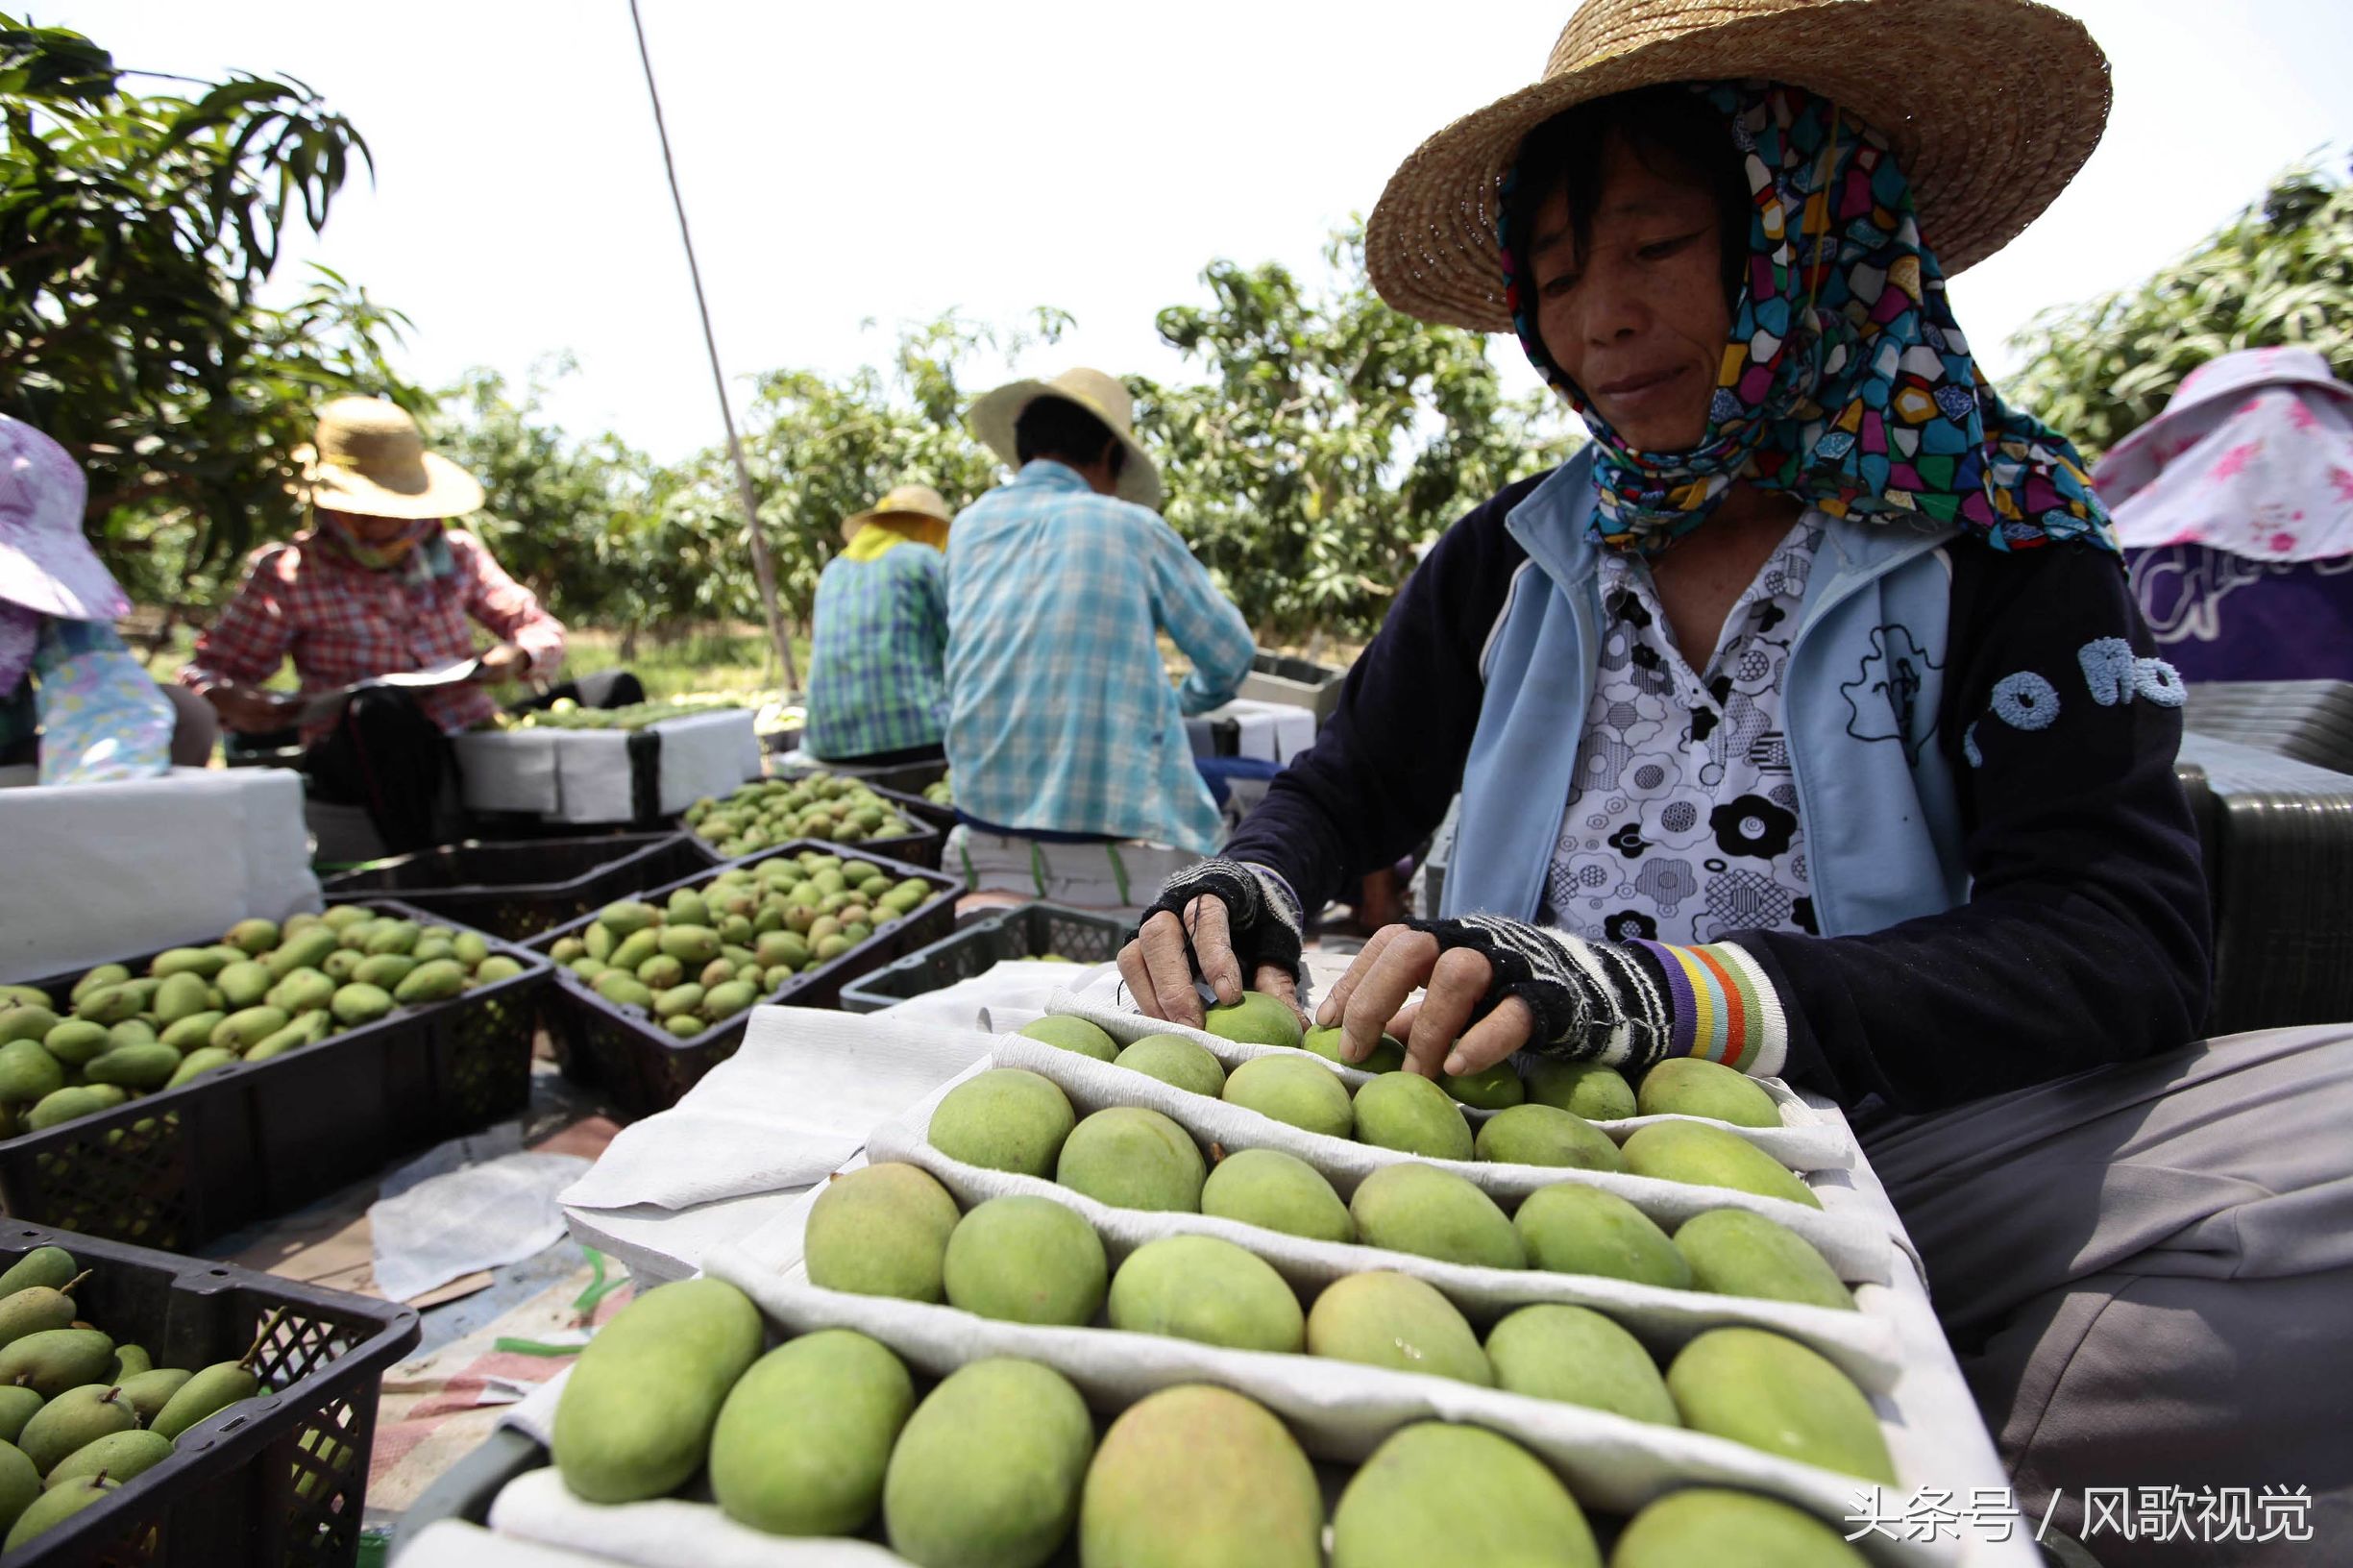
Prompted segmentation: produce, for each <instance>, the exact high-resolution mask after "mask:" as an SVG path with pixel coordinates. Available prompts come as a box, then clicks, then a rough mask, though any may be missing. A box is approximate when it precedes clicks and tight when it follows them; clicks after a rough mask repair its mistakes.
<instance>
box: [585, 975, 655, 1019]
mask: <svg viewBox="0 0 2353 1568" xmlns="http://www.w3.org/2000/svg"><path fill="white" fill-rule="evenodd" d="M593 986H594V989H595V990H596V992H597V994H598V995H600V996H601V997H603V998H604V999H605V1000H606V1001H608V1002H611V1003H612V1004H613V1005H614V1006H615V1007H642V1008H645V1009H647V1010H649V1011H650V1010H651V1009H652V1007H653V989H652V988H651V987H650V986H648V985H647V984H646V983H645V982H643V981H642V980H640V979H638V978H637V976H635V975H633V974H631V973H629V972H628V971H627V970H626V969H607V970H605V971H604V972H603V973H602V974H601V975H599V976H597V978H596V980H595V981H594V982H593Z"/></svg>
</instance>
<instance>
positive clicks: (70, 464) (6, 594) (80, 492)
mask: <svg viewBox="0 0 2353 1568" xmlns="http://www.w3.org/2000/svg"><path fill="white" fill-rule="evenodd" d="M88 499H89V482H88V481H87V480H86V479H85V478H83V477H82V469H81V465H79V464H78V463H76V462H75V461H74V460H73V457H72V455H71V454H70V453H67V452H66V450H65V449H64V448H63V447H61V446H59V445H58V444H57V443H56V442H55V441H52V440H51V439H49V437H47V436H46V435H43V434H42V433H41V432H40V431H38V430H37V429H34V428H33V427H32V426H30V425H27V424H25V423H24V422H23V421H22V420H16V419H11V418H9V417H8V416H7V415H5V414H0V600H7V601H8V602H10V603H12V604H21V605H23V606H24V607H25V608H26V609H28V610H37V611H38V612H40V613H41V614H42V615H52V616H56V617H57V618H58V619H60V620H62V621H112V620H114V619H115V618H117V617H118V616H121V615H122V614H124V613H125V612H126V611H128V610H129V609H130V608H131V600H129V599H128V598H126V597H125V596H124V594H123V591H122V588H121V586H120V585H119V584H118V583H116V582H115V580H114V577H113V575H112V574H111V573H110V572H108V571H107V569H106V568H105V567H104V566H101V565H100V564H99V562H98V556H97V554H96V552H94V551H92V550H91V549H90V542H89V540H88V539H86V538H85V537H84V536H83V533H82V510H83V506H84V504H85V503H86V502H87V501H88Z"/></svg>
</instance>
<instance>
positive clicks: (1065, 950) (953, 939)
mask: <svg viewBox="0 0 2353 1568" xmlns="http://www.w3.org/2000/svg"><path fill="white" fill-rule="evenodd" d="M1132 929H1134V928H1133V927H1132V926H1131V925H1130V924H1129V923H1128V922H1127V921H1126V920H1122V919H1114V918H1113V917H1111V916H1109V915H1096V914H1092V913H1091V912H1089V911H1087V910H1083V909H1065V908H1063V907H1062V906H1061V905H1060V904H1048V903H1027V904H1017V905H1015V906H1014V907H1013V908H1011V909H1002V910H992V911H990V912H989V913H987V914H985V915H981V916H978V917H977V918H975V919H969V920H967V921H965V922H964V923H963V924H962V925H960V926H958V927H957V928H956V930H955V932H954V934H953V935H950V936H946V937H943V938H941V939H940V940H939V941H938V942H935V943H932V944H931V945H930V946H928V947H925V948H921V949H919V951H916V952H912V953H909V954H908V955H907V956H906V957H904V958H901V959H896V960H895V961H893V962H892V963H890V964H887V965H885V966H883V967H882V968H879V969H876V970H875V971H874V972H873V973H871V974H869V975H864V976H861V977H860V978H858V979H856V980H853V981H851V982H850V983H849V984H848V985H846V986H844V987H843V988H842V1011H843V1012H845V1013H879V1012H881V1011H882V1010H883V1009H884V1008H886V1007H895V1006H896V1005H897V1004H898V1003H900V1002H904V1001H908V1000H910V999H912V998H914V997H917V996H922V995H926V994H928V993H929V992H935V991H944V990H945V989H946V988H948V987H949V986H952V985H955V984H956V983H957V982H958V981H960V980H969V979H971V978H972V977H973V976H974V975H976V974H986V973H987V972H988V971H989V970H990V969H992V968H995V967H996V966H997V965H998V964H1001V963H1005V962H1007V961H1018V960H1023V959H1031V960H1038V961H1042V962H1044V963H1048V964H1101V963H1104V962H1105V961H1107V960H1109V959H1113V958H1116V957H1117V956H1118V954H1119V948H1120V945H1121V944H1122V943H1125V942H1126V941H1127V938H1128V933H1129V931H1131V930H1132Z"/></svg>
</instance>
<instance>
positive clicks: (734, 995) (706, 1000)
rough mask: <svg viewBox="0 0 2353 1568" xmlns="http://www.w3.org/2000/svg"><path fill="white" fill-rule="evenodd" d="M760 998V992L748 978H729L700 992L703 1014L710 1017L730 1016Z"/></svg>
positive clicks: (733, 1015)
mask: <svg viewBox="0 0 2353 1568" xmlns="http://www.w3.org/2000/svg"><path fill="white" fill-rule="evenodd" d="M759 999H760V993H759V992H758V991H756V990H754V989H753V987H752V985H751V982H749V981H748V980H729V981H727V982H726V983H724V984H723V985H717V986H713V987H712V988H711V989H710V990H709V991H706V992H703V993H702V1012H703V1016H704V1017H710V1018H731V1017H735V1016H736V1015H737V1014H738V1013H741V1012H743V1011H744V1010H745V1009H746V1008H748V1007H749V1006H751V1004H752V1003H754V1002H756V1001H758V1000H759Z"/></svg>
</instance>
